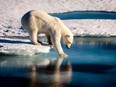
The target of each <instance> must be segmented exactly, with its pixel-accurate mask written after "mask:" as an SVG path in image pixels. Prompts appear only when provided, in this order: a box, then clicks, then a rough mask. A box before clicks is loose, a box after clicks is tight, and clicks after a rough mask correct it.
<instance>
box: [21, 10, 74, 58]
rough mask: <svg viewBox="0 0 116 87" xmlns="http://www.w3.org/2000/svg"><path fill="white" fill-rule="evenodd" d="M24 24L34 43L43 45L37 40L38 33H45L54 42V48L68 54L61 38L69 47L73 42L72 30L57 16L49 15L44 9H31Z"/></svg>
mask: <svg viewBox="0 0 116 87" xmlns="http://www.w3.org/2000/svg"><path fill="white" fill-rule="evenodd" d="M21 22H22V26H23V28H24V29H26V30H27V31H28V33H29V36H30V40H31V42H32V43H33V44H36V45H41V43H39V42H38V41H37V35H38V34H40V33H45V34H46V36H47V39H48V43H49V44H51V43H52V44H53V47H54V49H55V50H56V51H57V52H58V54H59V55H60V56H67V55H66V54H65V53H64V52H63V49H62V47H61V43H60V41H61V38H62V39H63V40H64V42H65V44H66V45H67V47H68V48H70V45H71V44H72V42H73V34H72V32H71V31H70V30H69V29H68V28H67V27H66V26H65V25H64V24H63V22H62V21H61V20H60V19H59V18H57V17H52V16H50V15H48V14H47V13H45V12H43V11H40V10H39V11H29V12H28V13H26V14H25V15H24V16H23V17H22V19H21Z"/></svg>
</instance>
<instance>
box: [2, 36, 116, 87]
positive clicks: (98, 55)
mask: <svg viewBox="0 0 116 87" xmlns="http://www.w3.org/2000/svg"><path fill="white" fill-rule="evenodd" d="M115 39H116V38H115V37H109V38H90V37H84V38H82V37H76V38H75V39H74V43H73V45H72V47H71V48H70V49H66V47H65V45H64V44H63V43H62V46H63V49H64V51H65V52H66V53H67V54H68V55H69V56H68V58H65V59H62V58H59V59H58V57H57V54H56V52H55V51H54V50H53V49H51V51H50V53H48V54H38V55H35V56H31V57H28V56H12V55H11V56H5V55H0V87H9V85H10V86H11V87H116V40H115ZM47 59H49V60H52V59H54V60H56V59H58V60H57V61H56V62H55V67H54V65H53V66H50V67H48V66H46V65H45V66H44V64H43V66H44V67H40V68H38V67H37V66H42V63H44V61H46V60H47ZM51 62H52V61H51ZM59 65H61V66H59ZM46 67H47V68H46ZM35 68H37V70H34V69H35Z"/></svg>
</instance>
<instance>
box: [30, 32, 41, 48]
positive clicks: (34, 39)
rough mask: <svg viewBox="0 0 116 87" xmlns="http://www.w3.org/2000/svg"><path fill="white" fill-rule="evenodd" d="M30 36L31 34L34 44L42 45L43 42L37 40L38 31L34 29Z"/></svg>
mask: <svg viewBox="0 0 116 87" xmlns="http://www.w3.org/2000/svg"><path fill="white" fill-rule="evenodd" d="M29 36H30V40H31V42H32V43H33V44H35V45H40V46H41V45H42V43H41V42H38V40H37V32H35V31H33V32H31V33H30V35H29Z"/></svg>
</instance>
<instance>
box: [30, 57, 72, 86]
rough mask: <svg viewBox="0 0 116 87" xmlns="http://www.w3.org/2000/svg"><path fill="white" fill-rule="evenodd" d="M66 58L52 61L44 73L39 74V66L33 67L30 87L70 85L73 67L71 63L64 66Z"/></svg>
mask: <svg viewBox="0 0 116 87" xmlns="http://www.w3.org/2000/svg"><path fill="white" fill-rule="evenodd" d="M63 60H64V58H55V59H51V60H50V64H49V65H48V66H47V67H46V68H45V70H44V72H42V73H39V69H38V67H37V66H32V68H31V77H30V78H29V79H30V87H65V86H66V85H68V83H70V80H71V76H72V67H71V64H70V62H69V61H68V62H66V63H65V64H64V65H63V66H62V61H63Z"/></svg>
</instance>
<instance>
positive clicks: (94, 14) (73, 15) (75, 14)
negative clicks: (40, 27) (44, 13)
mask: <svg viewBox="0 0 116 87" xmlns="http://www.w3.org/2000/svg"><path fill="white" fill-rule="evenodd" d="M50 15H52V16H56V17H59V18H61V19H62V20H68V19H112V20H116V12H106V11H72V12H65V13H53V14H50Z"/></svg>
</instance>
